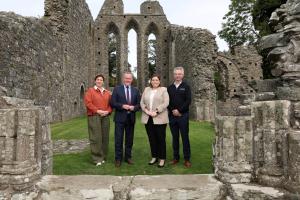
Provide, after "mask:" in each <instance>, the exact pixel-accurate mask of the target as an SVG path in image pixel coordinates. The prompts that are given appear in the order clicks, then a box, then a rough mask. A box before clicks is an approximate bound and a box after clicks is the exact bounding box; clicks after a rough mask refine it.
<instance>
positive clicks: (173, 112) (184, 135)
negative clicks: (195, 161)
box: [168, 67, 192, 168]
mask: <svg viewBox="0 0 300 200" xmlns="http://www.w3.org/2000/svg"><path fill="white" fill-rule="evenodd" d="M183 77H184V69H183V67H176V68H175V69H174V83H173V84H172V85H170V86H169V87H168V93H169V97H170V103H169V107H168V110H169V120H170V124H169V125H170V129H171V133H172V138H173V141H172V146H173V160H172V161H171V164H173V165H176V164H177V163H178V162H179V158H180V157H179V135H181V139H182V144H183V155H184V160H185V161H184V166H185V167H187V168H190V167H191V166H192V164H191V162H190V158H191V149H190V140H189V106H190V104H191V89H190V86H189V85H188V84H187V83H186V82H184V81H183Z"/></svg>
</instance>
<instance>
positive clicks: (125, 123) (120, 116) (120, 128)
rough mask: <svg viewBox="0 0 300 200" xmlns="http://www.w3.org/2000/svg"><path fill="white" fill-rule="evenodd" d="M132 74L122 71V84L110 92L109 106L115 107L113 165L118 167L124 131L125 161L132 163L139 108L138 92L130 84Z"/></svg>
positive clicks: (121, 155) (120, 160) (120, 159)
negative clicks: (136, 117) (136, 118)
mask: <svg viewBox="0 0 300 200" xmlns="http://www.w3.org/2000/svg"><path fill="white" fill-rule="evenodd" d="M132 81H133V74H132V73H131V72H124V73H123V75H122V82H123V84H122V85H119V86H116V87H115V88H114V90H113V93H112V98H111V106H112V107H113V108H114V109H115V116H114V122H115V166H116V167H120V166H121V162H122V160H123V140H124V133H125V156H124V157H125V159H124V160H125V162H127V163H128V164H130V165H131V164H133V161H132V159H131V150H132V146H133V137H134V125H135V113H136V112H137V111H138V110H139V109H140V92H139V91H138V89H136V88H134V87H132V86H131V84H132Z"/></svg>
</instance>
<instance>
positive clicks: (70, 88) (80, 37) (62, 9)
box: [45, 0, 94, 120]
mask: <svg viewBox="0 0 300 200" xmlns="http://www.w3.org/2000/svg"><path fill="white" fill-rule="evenodd" d="M45 18H46V19H47V20H49V22H50V24H51V25H52V28H53V29H54V30H56V33H57V34H58V35H59V36H60V37H61V38H62V42H63V43H62V44H63V53H62V55H61V56H63V66H62V69H63V70H62V74H61V76H62V77H63V78H64V81H63V84H62V85H61V91H62V92H63V95H62V99H61V104H62V105H61V110H62V113H61V118H62V120H66V119H69V118H73V117H76V116H79V115H82V114H84V111H85V109H84V106H83V92H84V90H85V89H86V88H87V87H88V86H89V83H91V80H92V79H93V76H92V75H91V74H90V73H91V71H90V70H91V69H92V68H93V67H94V58H93V57H94V56H93V39H94V38H93V32H94V31H93V29H94V27H93V18H92V15H91V13H90V10H89V8H88V5H87V4H86V2H85V1H84V0H78V1H56V0H55V1H53V0H51V1H50V0H46V1H45Z"/></svg>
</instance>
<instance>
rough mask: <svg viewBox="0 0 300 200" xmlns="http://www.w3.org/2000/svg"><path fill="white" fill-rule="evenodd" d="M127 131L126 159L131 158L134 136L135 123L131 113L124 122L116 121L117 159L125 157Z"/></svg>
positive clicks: (120, 159)
mask: <svg viewBox="0 0 300 200" xmlns="http://www.w3.org/2000/svg"><path fill="white" fill-rule="evenodd" d="M124 133H125V161H126V160H128V159H131V150H132V146H133V137H134V123H133V122H132V120H131V118H130V115H128V117H127V121H126V122H124V123H120V122H116V123H115V160H118V161H122V159H123V140H124Z"/></svg>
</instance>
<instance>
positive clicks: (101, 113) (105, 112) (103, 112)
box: [97, 110, 109, 117]
mask: <svg viewBox="0 0 300 200" xmlns="http://www.w3.org/2000/svg"><path fill="white" fill-rule="evenodd" d="M97 114H98V115H100V116H101V117H105V116H107V115H108V114H109V112H108V111H104V110H97Z"/></svg>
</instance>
